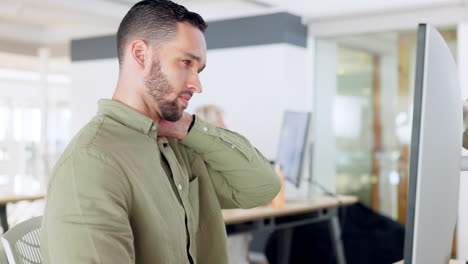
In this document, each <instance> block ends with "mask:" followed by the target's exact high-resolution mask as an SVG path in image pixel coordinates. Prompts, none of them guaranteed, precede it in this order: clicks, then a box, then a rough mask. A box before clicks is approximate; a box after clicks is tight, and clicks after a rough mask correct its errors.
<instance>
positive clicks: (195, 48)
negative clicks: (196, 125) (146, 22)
mask: <svg viewBox="0 0 468 264" xmlns="http://www.w3.org/2000/svg"><path fill="white" fill-rule="evenodd" d="M205 63H206V42H205V37H204V36H203V33H202V32H201V31H200V30H199V29H198V28H196V27H194V26H192V25H190V24H188V23H178V25H177V35H176V37H175V38H174V39H172V40H170V41H168V42H166V43H164V44H163V45H162V46H160V47H159V48H157V51H156V57H155V58H153V61H152V65H151V69H150V72H149V74H148V75H147V76H146V78H145V86H146V93H147V94H148V95H149V97H150V99H151V100H152V103H154V107H155V108H156V111H157V112H158V114H159V116H160V117H162V118H164V119H166V120H168V121H173V122H174V121H177V120H179V119H180V117H181V116H182V114H183V112H184V110H185V109H186V108H187V106H188V102H189V100H190V98H191V97H192V95H193V94H194V93H201V92H202V87H201V83H200V79H199V78H198V74H199V73H200V72H201V71H202V70H203V68H204V67H205Z"/></svg>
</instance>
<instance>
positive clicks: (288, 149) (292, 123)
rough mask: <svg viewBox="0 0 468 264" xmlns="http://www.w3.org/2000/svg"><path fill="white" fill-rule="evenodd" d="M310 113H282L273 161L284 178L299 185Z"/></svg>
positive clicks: (306, 143) (306, 144)
mask: <svg viewBox="0 0 468 264" xmlns="http://www.w3.org/2000/svg"><path fill="white" fill-rule="evenodd" d="M310 119H311V113H309V112H293V111H286V112H284V115H283V124H282V126H281V133H280V139H279V144H278V150H277V155H276V160H275V163H276V164H278V165H280V168H281V171H282V172H283V174H284V176H285V178H286V180H288V181H289V182H291V183H292V184H294V185H295V186H296V187H299V184H300V182H301V174H302V171H303V165H304V163H305V162H304V154H305V152H306V151H307V146H308V142H307V140H308V133H309V127H310Z"/></svg>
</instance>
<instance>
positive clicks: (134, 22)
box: [117, 0, 207, 65]
mask: <svg viewBox="0 0 468 264" xmlns="http://www.w3.org/2000/svg"><path fill="white" fill-rule="evenodd" d="M177 22H188V23H190V24H192V25H193V26H194V27H197V28H199V29H200V30H201V31H202V32H205V29H206V28H207V25H206V23H205V21H204V20H203V18H202V17H201V16H200V15H199V14H197V13H194V12H190V11H188V10H187V8H185V7H184V6H181V5H179V4H176V3H174V2H172V1H169V0H143V1H140V2H138V3H136V4H135V5H134V6H133V7H132V8H131V9H130V10H129V11H128V13H127V14H126V15H125V17H124V18H123V19H122V22H120V26H119V29H118V31H117V55H118V57H119V64H120V65H121V64H122V62H123V53H124V48H125V46H126V45H127V44H128V42H129V41H130V40H133V39H135V38H140V39H143V40H146V41H148V42H149V43H150V44H151V45H154V46H157V45H160V44H161V43H164V42H165V41H168V40H170V39H171V38H173V37H174V36H175V34H176V31H177Z"/></svg>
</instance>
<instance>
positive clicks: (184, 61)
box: [182, 60, 190, 65]
mask: <svg viewBox="0 0 468 264" xmlns="http://www.w3.org/2000/svg"><path fill="white" fill-rule="evenodd" d="M182 62H183V63H184V64H185V65H189V64H190V60H183V61H182Z"/></svg>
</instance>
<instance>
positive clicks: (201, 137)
mask: <svg viewBox="0 0 468 264" xmlns="http://www.w3.org/2000/svg"><path fill="white" fill-rule="evenodd" d="M157 129H158V124H155V123H154V122H153V120H151V119H150V118H148V117H146V116H144V115H142V114H140V113H139V112H137V111H135V110H133V109H131V108H129V107H127V106H125V105H123V104H120V103H118V102H116V101H112V100H101V101H100V102H99V111H98V114H97V115H96V116H95V117H94V118H93V119H92V120H91V121H90V122H89V123H88V124H87V125H86V126H85V127H84V128H83V129H81V131H80V132H79V133H78V134H77V135H76V136H75V137H74V139H73V140H72V141H71V143H70V144H69V145H68V147H67V149H66V150H65V152H64V153H63V154H62V156H61V157H60V159H59V160H58V162H57V164H56V166H55V168H54V170H53V175H52V177H51V179H50V182H49V186H48V191H47V203H46V209H45V214H44V219H43V226H42V233H41V250H42V256H43V258H44V263H54V264H74V263H111V264H117V263H144V264H171V263H174V264H182V263H184V264H185V263H191V262H193V263H195V264H196V263H198V264H211V263H213V264H223V263H227V262H228V258H227V247H226V229H225V225H224V221H223V216H222V213H221V209H224V208H238V207H240V208H251V207H255V206H259V205H262V204H265V203H268V202H269V201H270V200H271V199H273V197H274V196H275V195H276V194H277V193H278V191H279V189H280V181H279V178H278V176H277V175H276V174H275V172H274V171H273V170H272V168H271V166H270V164H269V162H268V161H267V160H266V159H265V158H264V157H263V156H262V154H261V153H260V152H258V151H257V150H256V149H255V148H254V147H253V146H252V145H251V144H250V143H249V142H248V141H247V140H246V139H245V138H244V137H242V136H240V135H239V134H236V133H234V132H231V131H229V130H226V129H221V128H218V127H215V126H213V125H211V124H208V123H207V122H205V121H203V120H201V119H200V118H198V117H197V118H196V119H195V123H194V126H193V127H192V129H191V130H190V132H189V133H188V135H187V136H186V138H185V139H184V140H182V141H178V140H176V139H173V138H165V137H158V136H157Z"/></svg>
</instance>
